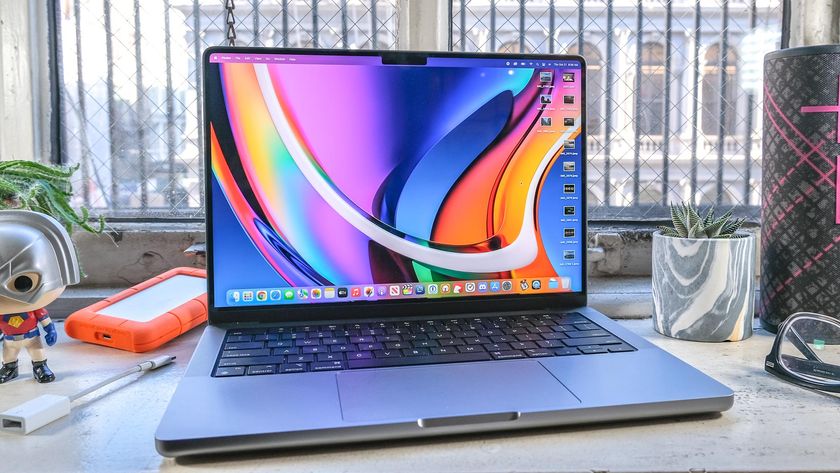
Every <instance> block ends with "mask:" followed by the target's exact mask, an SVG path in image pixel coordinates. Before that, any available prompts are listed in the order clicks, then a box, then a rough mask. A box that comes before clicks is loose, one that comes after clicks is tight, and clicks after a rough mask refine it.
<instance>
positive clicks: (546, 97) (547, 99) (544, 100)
mask: <svg viewBox="0 0 840 473" xmlns="http://www.w3.org/2000/svg"><path fill="white" fill-rule="evenodd" d="M540 103H541V104H542V105H548V104H550V103H551V94H542V95H540Z"/></svg>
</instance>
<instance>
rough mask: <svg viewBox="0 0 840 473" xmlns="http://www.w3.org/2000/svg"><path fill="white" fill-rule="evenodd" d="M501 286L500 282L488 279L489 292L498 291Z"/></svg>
mask: <svg viewBox="0 0 840 473" xmlns="http://www.w3.org/2000/svg"><path fill="white" fill-rule="evenodd" d="M501 288H502V284H501V283H500V282H499V281H490V291H491V292H499V289H501Z"/></svg>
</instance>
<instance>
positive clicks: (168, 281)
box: [64, 268, 207, 353]
mask: <svg viewBox="0 0 840 473" xmlns="http://www.w3.org/2000/svg"><path fill="white" fill-rule="evenodd" d="M205 320H207V273H206V272H205V271H204V270H202V269H195V268H175V269H172V270H170V271H167V272H165V273H163V274H161V275H160V276H156V277H154V278H152V279H149V280H148V281H145V282H142V283H140V284H138V285H136V286H134V287H132V288H129V289H126V290H125V291H123V292H121V293H119V294H117V295H115V296H112V297H109V298H107V299H105V300H103V301H100V302H97V303H96V304H93V305H91V306H90V307H87V308H85V309H82V310H80V311H78V312H75V313H73V314H72V315H70V317H68V318H67V320H66V321H65V322H64V331H65V332H67V335H69V336H71V337H73V338H75V339H78V340H82V341H84V342H89V343H95V344H97V345H102V346H106V347H112V348H119V349H121V350H128V351H133V352H137V353H141V352H145V351H149V350H153V349H155V348H157V347H159V346H161V345H163V344H164V343H166V342H168V341H169V340H172V339H173V338H175V337H177V336H178V335H181V334H182V333H185V332H186V331H188V330H190V329H191V328H194V327H196V326H198V325H200V324H201V323H202V322H204V321H205Z"/></svg>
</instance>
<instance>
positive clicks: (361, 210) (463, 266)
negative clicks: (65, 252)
mask: <svg viewBox="0 0 840 473" xmlns="http://www.w3.org/2000/svg"><path fill="white" fill-rule="evenodd" d="M203 72H204V88H203V93H204V102H203V103H204V128H203V133H204V135H203V136H204V145H205V150H206V151H205V163H206V165H205V169H206V182H207V188H206V196H207V199H206V200H207V209H206V210H207V250H208V258H207V266H208V304H209V320H210V324H209V326H208V327H207V329H206V330H205V332H204V334H203V336H202V337H201V341H200V342H199V344H198V346H197V348H196V350H195V353H194V355H193V358H192V360H191V361H190V364H189V367H188V368H187V372H186V374H185V376H184V378H183V380H182V381H181V383H180V385H179V386H178V388H177V390H176V392H175V394H174V397H173V398H172V401H171V403H170V405H169V407H168V409H167V411H166V414H165V415H164V417H163V420H162V421H161V424H160V426H159V428H158V430H157V433H156V443H157V449H158V451H159V452H160V453H161V454H163V455H166V456H180V455H192V454H203V453H213V452H226V451H237V450H246V449H255V448H284V447H300V446H309V445H332V444H336V443H342V442H356V441H370V440H382V439H393V438H406V437H421V436H432V435H444V434H457V433H466V432H480V431H490V430H504V429H521V428H526V427H538V426H553V425H564V424H577V423H588V422H603V421H614V420H625V419H637V418H645V417H661V416H670V415H677V414H691V413H703V412H715V411H723V410H726V409H728V408H729V407H730V406H731V405H732V402H733V393H732V391H731V390H729V389H728V388H727V387H725V386H723V385H721V384H720V383H718V382H716V381H715V380H713V379H711V378H709V377H707V376H706V375H704V374H702V373H700V372H699V371H698V370H696V369H694V368H692V367H690V366H688V365H687V364H685V363H683V362H682V361H680V360H679V359H677V358H675V357H673V356H671V355H670V354H668V353H666V352H665V351H663V350H661V349H658V348H657V347H655V346H653V345H652V344H651V343H649V342H647V341H645V340H644V339H643V338H641V337H639V336H637V335H635V334H633V333H631V332H629V331H628V330H626V329H624V328H622V327H621V326H619V325H618V324H616V323H615V322H613V321H611V320H610V319H608V318H607V317H605V316H604V315H602V314H600V313H598V312H596V311H595V310H593V309H591V308H588V307H587V293H586V284H587V283H586V241H587V238H586V150H587V146H586V120H585V117H586V110H585V108H586V100H585V97H586V85H585V76H586V73H585V72H586V65H585V63H584V60H583V58H582V57H580V56H557V55H552V56H548V55H523V54H504V55H501V54H492V55H488V54H465V53H437V52H435V53H420V52H376V51H352V52H351V51H334V50H329V51H327V50H289V49H262V48H259V49H258V48H211V49H209V50H208V51H207V52H206V54H205V55H204V58H203Z"/></svg>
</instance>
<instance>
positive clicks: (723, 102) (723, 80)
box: [717, 0, 729, 205]
mask: <svg viewBox="0 0 840 473" xmlns="http://www.w3.org/2000/svg"><path fill="white" fill-rule="evenodd" d="M722 6H723V15H722V18H723V19H722V25H721V27H720V48H719V49H720V102H718V103H719V105H718V106H719V107H720V111H719V113H720V118H719V120H718V136H717V205H721V204H722V203H723V190H724V186H723V171H724V169H723V168H724V166H725V161H724V151H725V150H724V140H725V139H726V132H727V126H726V109H727V108H729V107H728V106H729V100H728V99H727V93H726V92H727V90H726V89H727V87H729V83H728V80H727V79H728V75H729V68H728V67H727V66H729V0H723V5H722Z"/></svg>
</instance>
